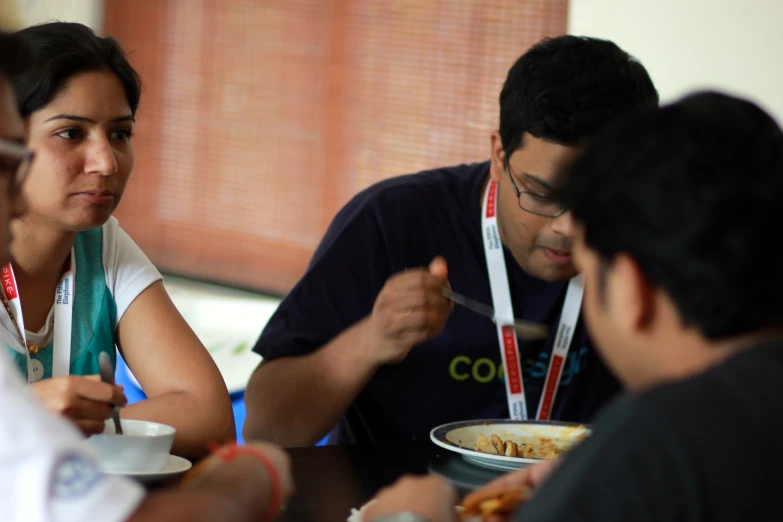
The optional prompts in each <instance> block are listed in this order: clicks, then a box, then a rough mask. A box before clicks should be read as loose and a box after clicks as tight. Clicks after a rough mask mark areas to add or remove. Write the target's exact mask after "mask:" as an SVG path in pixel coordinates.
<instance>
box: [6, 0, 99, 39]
mask: <svg viewBox="0 0 783 522" xmlns="http://www.w3.org/2000/svg"><path fill="white" fill-rule="evenodd" d="M51 20H60V21H63V22H79V23H82V24H84V25H86V26H88V27H91V28H92V29H94V30H96V31H98V32H100V31H101V28H102V27H103V0H0V28H3V29H6V30H15V29H21V28H23V27H27V26H30V25H34V24H39V23H42V22H48V21H51Z"/></svg>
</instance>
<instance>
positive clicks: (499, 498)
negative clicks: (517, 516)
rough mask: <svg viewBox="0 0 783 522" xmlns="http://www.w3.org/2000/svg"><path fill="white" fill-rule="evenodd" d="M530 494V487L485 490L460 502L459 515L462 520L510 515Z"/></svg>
mask: <svg viewBox="0 0 783 522" xmlns="http://www.w3.org/2000/svg"><path fill="white" fill-rule="evenodd" d="M529 496H530V489H528V488H526V487H524V486H514V487H509V488H506V489H495V490H491V491H487V492H486V493H485V494H483V495H478V496H474V497H473V498H471V499H470V502H469V503H465V502H463V503H462V506H461V507H462V510H461V511H460V517H461V518H462V519H463V520H466V519H473V518H475V517H479V518H480V519H481V520H486V519H488V518H490V517H493V516H503V515H510V514H511V513H513V512H514V511H516V509H517V508H518V507H519V506H520V505H521V504H522V503H523V502H525V501H526V500H527V499H528V498H529Z"/></svg>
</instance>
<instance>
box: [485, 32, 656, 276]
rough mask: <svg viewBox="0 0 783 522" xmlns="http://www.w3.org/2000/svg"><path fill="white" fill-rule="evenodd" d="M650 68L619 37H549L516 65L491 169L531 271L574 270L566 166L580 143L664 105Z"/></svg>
mask: <svg viewBox="0 0 783 522" xmlns="http://www.w3.org/2000/svg"><path fill="white" fill-rule="evenodd" d="M657 104H658V93H657V92H656V90H655V87H654V86H653V83H652V81H651V80H650V76H649V75H648V74H647V71H646V70H645V69H644V67H643V66H642V65H641V64H640V63H639V62H637V61H636V60H635V59H633V58H632V57H631V56H629V55H628V54H627V53H626V52H625V51H623V50H622V49H620V48H619V47H617V45H615V44H614V43H612V42H609V41H606V40H598V39H595V38H585V37H577V36H560V37H557V38H551V39H545V40H542V41H541V42H539V43H538V44H536V45H535V46H533V47H532V48H531V49H530V50H529V51H528V52H526V53H525V54H524V55H523V56H522V57H521V58H519V59H518V60H517V62H516V63H515V64H514V65H513V66H512V67H511V69H510V70H509V73H508V77H507V78H506V82H505V84H504V86H503V90H502V92H501V93H500V129H499V130H498V131H496V132H494V133H493V134H492V165H491V168H490V174H491V176H492V179H494V180H495V181H497V182H498V183H499V194H498V205H499V211H498V222H499V226H500V231H501V235H502V236H503V242H504V244H505V245H506V247H507V248H509V249H510V250H511V252H512V253H513V254H514V257H515V259H516V261H517V263H519V265H520V266H521V267H522V268H524V269H525V270H526V271H527V272H528V273H530V274H532V275H534V276H536V277H539V278H542V279H546V280H550V281H556V280H563V279H567V278H569V277H571V276H572V275H574V273H575V270H574V267H573V264H572V263H571V257H570V250H571V239H572V236H573V230H572V229H571V228H570V227H569V225H568V221H567V220H564V219H561V218H560V217H557V216H558V215H559V213H560V207H559V205H558V204H557V202H556V201H554V200H553V199H552V196H553V191H552V189H553V185H554V181H555V176H556V174H557V172H558V170H559V167H560V166H561V165H562V164H563V163H564V162H569V161H570V160H571V159H573V157H574V156H575V155H576V153H577V152H578V150H579V149H578V146H579V145H580V144H581V143H582V142H583V141H584V140H585V139H587V138H590V137H591V136H593V135H594V134H595V133H596V132H597V131H599V130H600V129H601V128H603V127H604V126H605V125H606V124H608V123H609V122H611V121H613V120H614V119H616V118H618V117H620V116H622V115H624V114H626V113H628V112H629V111H631V110H632V109H634V108H636V107H638V106H640V105H653V106H655V105H657Z"/></svg>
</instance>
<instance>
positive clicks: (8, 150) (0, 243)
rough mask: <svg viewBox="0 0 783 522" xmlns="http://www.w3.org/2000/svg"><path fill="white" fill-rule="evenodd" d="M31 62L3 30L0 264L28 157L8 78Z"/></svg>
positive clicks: (26, 50)
mask: <svg viewBox="0 0 783 522" xmlns="http://www.w3.org/2000/svg"><path fill="white" fill-rule="evenodd" d="M31 60H32V53H31V52H30V49H29V48H28V47H27V45H26V44H25V43H24V42H22V41H21V39H20V38H18V37H16V36H10V35H8V34H5V33H3V32H1V31H0V263H5V262H7V259H6V246H7V245H8V243H9V242H10V239H11V237H10V233H9V230H8V223H9V220H10V219H11V218H12V217H16V216H18V215H19V214H21V213H22V212H23V211H24V199H23V197H22V195H21V191H20V188H21V187H20V186H19V183H18V182H19V181H20V180H21V177H20V172H24V170H25V168H26V165H27V163H28V162H29V157H28V153H27V150H26V148H25V147H24V139H25V129H24V122H23V121H22V117H21V115H20V114H19V110H18V109H17V107H16V101H15V99H14V91H13V88H12V87H11V83H10V81H9V78H10V77H11V76H13V75H15V74H17V73H19V72H20V71H22V70H24V69H25V68H26V67H27V66H28V65H29V64H30V61H31Z"/></svg>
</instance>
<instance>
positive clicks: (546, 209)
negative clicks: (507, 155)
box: [506, 161, 566, 218]
mask: <svg viewBox="0 0 783 522" xmlns="http://www.w3.org/2000/svg"><path fill="white" fill-rule="evenodd" d="M506 170H507V171H508V177H509V179H510V180H511V186H512V187H514V193H515V194H516V195H517V199H518V200H519V208H521V209H522V210H524V211H525V212H530V213H531V214H535V215H537V216H543V217H551V218H556V217H560V216H562V215H563V213H564V212H565V211H566V207H565V205H563V204H562V203H560V202H559V201H558V200H557V199H555V198H553V197H551V196H542V195H541V194H536V193H535V192H527V191H522V190H519V187H517V183H516V182H515V181H514V176H515V174H513V172H512V170H511V164H510V163H509V162H508V161H506Z"/></svg>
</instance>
